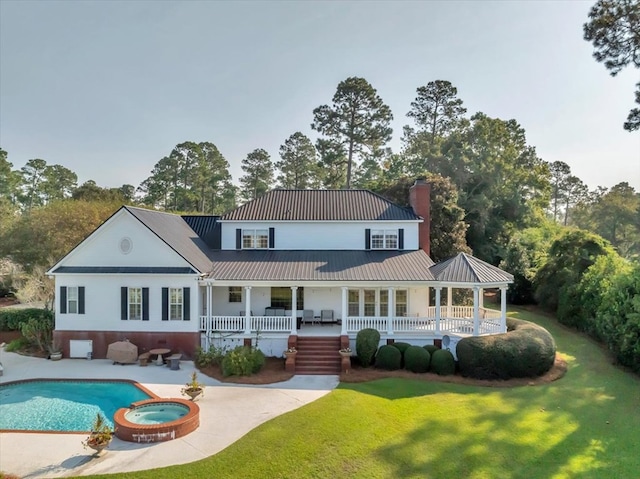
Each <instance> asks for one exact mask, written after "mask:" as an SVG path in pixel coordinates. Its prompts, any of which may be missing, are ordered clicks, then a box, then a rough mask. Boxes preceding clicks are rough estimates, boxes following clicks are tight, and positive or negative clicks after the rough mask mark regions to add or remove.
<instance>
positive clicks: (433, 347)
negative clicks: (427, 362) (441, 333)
mask: <svg viewBox="0 0 640 479" xmlns="http://www.w3.org/2000/svg"><path fill="white" fill-rule="evenodd" d="M422 347H423V348H424V349H426V350H427V351H429V354H433V353H435V352H436V351H437V350H438V349H440V348H439V347H438V346H436V345H435V344H426V345H425V346H422Z"/></svg>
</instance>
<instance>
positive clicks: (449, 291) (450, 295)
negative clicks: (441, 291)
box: [447, 286, 453, 318]
mask: <svg viewBox="0 0 640 479" xmlns="http://www.w3.org/2000/svg"><path fill="white" fill-rule="evenodd" d="M451 306H453V288H452V287H451V286H449V287H448V288H447V316H448V317H450V318H451Z"/></svg>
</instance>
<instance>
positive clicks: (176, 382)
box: [0, 351, 338, 478]
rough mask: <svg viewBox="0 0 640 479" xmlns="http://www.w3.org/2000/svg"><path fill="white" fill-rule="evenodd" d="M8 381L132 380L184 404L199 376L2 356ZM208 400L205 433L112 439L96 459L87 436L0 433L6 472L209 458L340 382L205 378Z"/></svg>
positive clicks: (0, 465)
mask: <svg viewBox="0 0 640 479" xmlns="http://www.w3.org/2000/svg"><path fill="white" fill-rule="evenodd" d="M0 361H1V362H2V364H3V366H4V374H3V376H2V377H0V384H3V383H7V382H10V381H16V380H20V379H40V378H42V379H45V378H62V379H131V380H134V381H137V382H139V383H140V384H142V385H143V386H145V387H147V388H148V389H150V390H151V391H153V392H154V393H155V394H157V395H158V396H161V397H181V396H180V389H181V388H182V386H183V385H184V383H186V382H187V380H188V379H189V376H190V374H191V372H192V371H193V370H194V366H193V363H192V362H189V361H183V362H181V370H180V371H171V370H170V369H168V368H166V367H158V366H154V365H149V366H147V367H144V368H142V367H139V366H138V365H135V364H133V365H126V366H121V365H113V364H112V363H111V361H109V360H105V359H94V360H91V361H90V360H86V359H63V360H61V361H47V360H45V359H38V358H31V357H26V356H20V355H18V354H14V353H7V352H5V351H1V352H0ZM198 379H199V380H200V382H202V383H204V384H205V385H206V389H205V395H204V397H203V398H201V399H199V400H198V401H197V404H198V405H199V406H200V427H199V428H198V429H197V430H196V431H194V432H192V433H191V434H188V435H187V436H185V437H182V438H179V439H174V440H173V441H167V442H162V443H155V444H135V443H131V442H126V441H121V440H120V439H118V438H115V437H114V439H113V441H112V442H111V445H110V446H109V449H108V450H107V453H106V454H104V455H103V456H102V457H98V458H94V457H93V456H92V455H91V453H92V451H89V450H85V449H84V448H83V447H82V444H81V441H82V440H83V439H85V437H86V434H85V433H82V434H39V433H7V432H5V433H0V471H2V472H5V473H12V474H16V475H18V476H19V477H22V478H40V477H65V476H78V475H89V474H100V473H113V472H128V471H138V470H144V469H152V468H155V467H164V466H170V465H174V464H184V463H188V462H193V461H197V460H199V459H203V458H205V457H209V456H211V455H213V454H215V453H217V452H219V451H221V450H222V449H224V448H225V447H227V446H228V445H230V444H232V443H233V442H235V441H237V440H238V439H239V438H241V437H242V436H244V435H245V434H246V433H247V432H249V431H251V430H252V429H253V428H255V427H256V426H259V425H260V424H262V423H264V422H266V421H268V420H269V419H271V418H274V417H276V416H279V415H281V414H283V413H286V412H289V411H292V410H294V409H297V408H299V407H300V406H304V405H305V404H308V403H310V402H312V401H315V400H316V399H318V398H320V397H322V396H324V395H325V394H328V393H329V392H330V391H331V390H332V389H334V388H335V387H336V386H337V384H338V377H337V376H294V377H293V378H292V379H290V380H289V381H285V382H282V383H277V384H273V385H264V386H244V385H235V384H234V385H228V384H224V383H221V382H219V381H216V380H215V379H212V378H209V377H207V376H204V375H199V376H198Z"/></svg>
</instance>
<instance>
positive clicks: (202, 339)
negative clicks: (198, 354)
mask: <svg viewBox="0 0 640 479" xmlns="http://www.w3.org/2000/svg"><path fill="white" fill-rule="evenodd" d="M429 198H430V185H429V184H428V183H425V182H423V181H417V182H416V184H415V185H414V186H413V187H412V188H411V191H410V203H411V206H412V207H411V208H409V209H407V208H403V207H400V206H397V205H395V204H393V203H391V202H390V201H388V200H386V199H384V198H383V197H381V196H379V195H376V194H374V193H371V192H369V191H365V190H272V191H270V192H268V193H266V194H265V195H264V196H262V197H260V198H258V199H256V200H253V201H250V202H248V203H246V204H244V205H243V206H240V207H238V208H236V209H234V210H232V211H230V212H228V213H226V214H224V215H222V216H220V217H214V216H179V215H174V214H169V213H162V212H157V211H150V210H145V209H140V208H133V207H127V206H125V207H122V208H121V209H119V210H118V211H117V212H116V213H115V214H114V215H113V216H111V217H110V218H109V219H108V220H107V221H105V222H104V223H103V224H102V225H101V226H100V227H98V228H97V229H96V230H95V231H94V232H93V233H92V234H91V235H89V236H88V237H87V238H86V239H85V240H84V241H83V242H81V243H80V244H79V245H78V246H77V247H76V248H74V249H73V250H72V251H71V252H70V253H69V254H67V255H66V256H65V257H64V258H62V260H60V261H59V262H58V263H57V264H55V265H54V266H53V267H52V268H51V269H50V271H49V273H50V274H51V275H53V276H54V277H55V282H56V291H57V295H58V297H57V301H56V326H55V337H56V339H58V340H59V341H61V342H62V344H63V347H64V351H65V355H67V356H69V355H71V356H72V357H73V356H74V355H76V356H80V355H82V354H83V353H84V350H83V349H82V348H81V347H79V346H80V345H82V344H84V345H87V344H89V345H90V347H91V348H92V353H93V356H94V357H104V356H105V354H106V349H107V345H108V344H110V343H112V342H115V341H119V340H122V339H125V338H126V339H128V340H129V341H131V342H133V343H135V344H137V345H138V347H139V349H140V350H149V349H152V348H158V347H166V348H169V349H171V350H172V351H176V352H181V353H183V354H184V355H185V356H191V355H193V353H194V351H195V349H196V348H197V347H200V346H202V347H205V348H207V347H208V346H209V345H212V344H216V345H221V344H226V345H228V346H231V345H234V344H248V343H252V344H256V342H257V344H258V347H260V349H262V350H263V352H265V354H266V355H271V356H280V355H282V351H283V349H285V348H286V347H287V343H288V342H289V344H290V339H291V338H292V337H294V338H295V337H304V336H306V335H309V336H313V335H316V336H317V335H321V336H335V337H342V338H343V343H342V344H345V342H344V341H345V340H349V341H351V344H352V347H353V344H354V340H355V336H356V334H357V332H358V331H359V330H361V329H363V328H375V329H377V330H379V331H380V333H381V337H382V341H391V340H396V341H399V340H403V341H407V342H412V343H415V344H426V343H433V342H435V343H438V342H440V341H441V340H442V338H443V337H445V335H446V336H447V339H448V340H452V341H455V339H456V338H460V337H463V336H467V335H481V334H495V333H501V332H505V331H506V320H505V317H506V304H505V296H506V295H505V294H504V292H505V289H506V288H507V286H508V284H509V283H511V282H512V281H513V277H512V276H511V275H510V274H508V273H505V272H504V271H501V270H500V269H498V268H496V267H494V266H491V265H489V264H486V263H484V262H482V261H480V260H478V259H476V258H474V257H472V256H470V255H466V254H460V255H458V256H456V257H454V258H451V259H449V260H447V261H444V262H442V263H438V264H434V263H433V261H432V260H431V258H430V257H429V243H430V231H429V230H430V228H429V225H430V214H429V210H430V205H429ZM455 288H464V289H468V290H471V291H473V299H474V300H473V305H472V306H457V305H454V304H453V303H452V298H453V294H452V291H453V289H455ZM486 288H499V289H501V290H502V293H503V294H502V295H501V298H502V305H501V306H502V307H501V310H493V309H486V308H484V305H483V302H482V298H483V294H482V293H483V289H486ZM83 342H84V343H83ZM74 349H75V350H77V351H80V353H74Z"/></svg>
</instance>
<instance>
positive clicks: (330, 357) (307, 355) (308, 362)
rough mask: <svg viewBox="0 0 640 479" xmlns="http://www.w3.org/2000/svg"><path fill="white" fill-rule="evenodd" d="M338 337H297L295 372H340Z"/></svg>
mask: <svg viewBox="0 0 640 479" xmlns="http://www.w3.org/2000/svg"><path fill="white" fill-rule="evenodd" d="M338 349H340V338H339V337H315V336H311V337H298V354H297V355H296V374H340V354H339V353H338Z"/></svg>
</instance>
